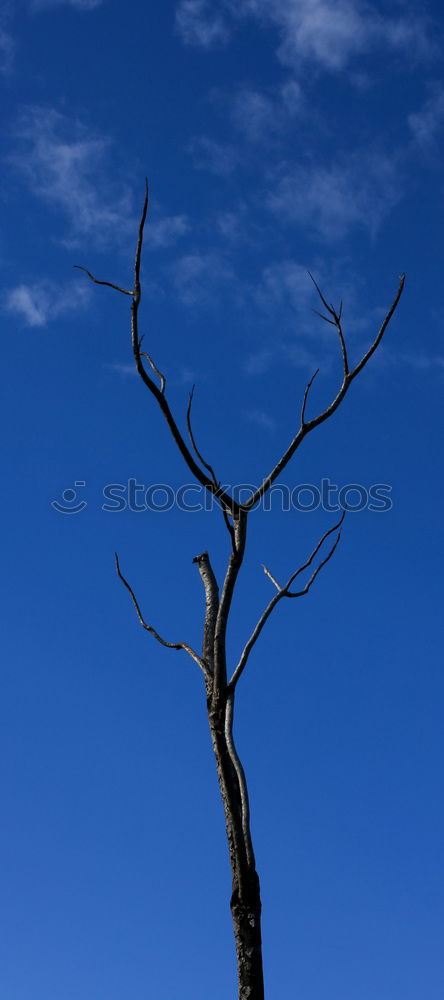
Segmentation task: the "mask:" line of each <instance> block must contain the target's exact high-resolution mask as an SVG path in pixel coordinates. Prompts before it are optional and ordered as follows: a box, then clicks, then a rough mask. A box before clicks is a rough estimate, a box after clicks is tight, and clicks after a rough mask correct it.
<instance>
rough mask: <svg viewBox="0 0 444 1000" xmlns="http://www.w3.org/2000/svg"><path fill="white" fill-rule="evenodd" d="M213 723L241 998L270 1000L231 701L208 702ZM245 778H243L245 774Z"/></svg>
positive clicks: (244, 999) (258, 887)
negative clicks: (231, 730)
mask: <svg viewBox="0 0 444 1000" xmlns="http://www.w3.org/2000/svg"><path fill="white" fill-rule="evenodd" d="M208 718H209V723H210V732H211V739H212V744H213V750H214V755H215V758H216V767H217V774H218V779H219V787H220V791H221V796H222V802H223V806H224V812H225V823H226V830H227V840H228V850H229V856H230V867H231V877H232V894H231V902H230V907H231V915H232V919H233V929H234V937H235V942H236V958H237V972H238V997H239V1000H264V977H263V969H262V938H261V909H262V907H261V898H260V884H259V877H258V874H257V871H256V865H255V860H254V853H253V849H252V846H251V837H250V830H249V821H248V803H247V802H246V785H245V784H244V782H243V781H242V780H240V779H239V774H238V767H237V766H236V765H239V766H240V767H241V765H240V761H239V759H238V757H237V754H236V752H235V750H234V745H233V742H232V737H231V733H230V736H229V738H227V699H226V698H224V699H223V704H222V705H220V706H218V707H217V708H216V709H215V708H214V706H212V703H211V700H210V699H208ZM233 753H234V754H235V760H234V761H233ZM241 773H242V776H243V771H242V772H241ZM242 786H243V787H242Z"/></svg>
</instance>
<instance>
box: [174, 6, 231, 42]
mask: <svg viewBox="0 0 444 1000" xmlns="http://www.w3.org/2000/svg"><path fill="white" fill-rule="evenodd" d="M221 6H222V7H223V5H218V4H215V3H212V2H211V0H181V2H180V3H179V5H178V7H177V11H176V28H177V31H178V32H179V34H180V35H181V37H182V39H183V41H184V42H185V43H186V44H188V45H199V46H201V47H202V48H204V49H208V48H210V47H211V46H212V45H215V44H220V43H221V42H224V41H225V40H226V38H227V36H228V29H227V24H226V19H225V16H224V11H223V9H220V8H221ZM218 8H219V9H218Z"/></svg>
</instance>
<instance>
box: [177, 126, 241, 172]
mask: <svg viewBox="0 0 444 1000" xmlns="http://www.w3.org/2000/svg"><path fill="white" fill-rule="evenodd" d="M188 151H189V152H190V153H191V155H192V157H193V161H194V166H195V167H196V169H197V170H208V172H209V173H211V174H215V175H216V176H219V177H228V176H229V174H232V173H233V171H234V170H235V169H236V167H237V165H238V163H239V154H238V152H237V150H236V149H235V148H234V146H231V145H229V144H228V143H225V144H223V143H221V142H215V140H214V139H210V138H209V137H208V136H206V135H200V136H195V137H194V139H192V140H191V142H190V144H189V146H188Z"/></svg>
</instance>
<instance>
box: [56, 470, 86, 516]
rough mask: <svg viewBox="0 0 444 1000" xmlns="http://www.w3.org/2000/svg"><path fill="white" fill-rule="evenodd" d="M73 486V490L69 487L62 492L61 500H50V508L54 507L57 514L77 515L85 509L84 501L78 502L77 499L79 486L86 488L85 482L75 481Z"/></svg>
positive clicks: (81, 480)
mask: <svg viewBox="0 0 444 1000" xmlns="http://www.w3.org/2000/svg"><path fill="white" fill-rule="evenodd" d="M74 486H75V489H73V488H72V487H70V488H69V489H67V490H63V493H62V496H61V500H51V507H54V510H58V512H59V514H78V513H79V512H80V511H81V510H84V509H85V507H87V503H86V500H79V499H78V497H77V489H78V488H79V486H86V482H85V480H84V479H76V481H75V483H74Z"/></svg>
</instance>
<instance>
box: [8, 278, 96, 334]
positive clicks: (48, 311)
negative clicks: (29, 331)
mask: <svg viewBox="0 0 444 1000" xmlns="http://www.w3.org/2000/svg"><path fill="white" fill-rule="evenodd" d="M90 298H91V293H90V290H89V288H88V287H87V286H85V285H84V284H83V283H82V282H78V283H77V282H71V283H70V284H67V285H57V284H55V283H54V282H51V281H46V280H45V281H38V282H35V283H34V284H25V283H23V284H20V285H16V286H15V287H14V288H10V289H9V290H7V291H6V292H5V293H4V295H3V302H2V305H3V309H4V310H6V312H9V313H14V314H15V315H16V316H19V317H20V319H21V320H22V321H23V322H25V323H26V325H27V326H34V327H43V326H46V324H47V323H50V322H51V321H53V320H55V319H58V318H59V317H60V316H67V315H69V314H70V313H73V312H77V311H78V310H79V309H84V308H85V307H86V306H87V305H88V304H89V302H90Z"/></svg>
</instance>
